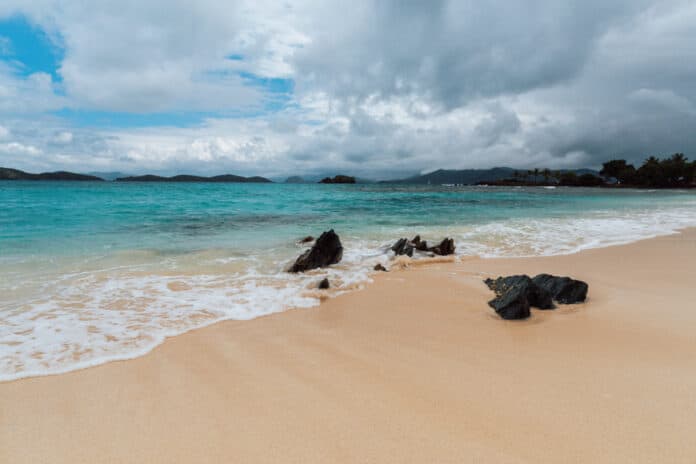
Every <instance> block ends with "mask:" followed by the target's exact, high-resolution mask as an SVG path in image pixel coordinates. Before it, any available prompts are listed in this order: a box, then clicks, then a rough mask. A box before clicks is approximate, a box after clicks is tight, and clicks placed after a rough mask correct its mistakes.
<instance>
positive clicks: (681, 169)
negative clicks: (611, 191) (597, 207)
mask: <svg viewBox="0 0 696 464" xmlns="http://www.w3.org/2000/svg"><path fill="white" fill-rule="evenodd" d="M600 174H601V175H602V176H604V177H607V178H614V179H616V182H617V183H618V184H619V185H628V186H636V187H653V188H684V187H693V186H694V179H696V161H692V162H689V160H688V158H687V157H686V156H684V154H683V153H675V154H674V155H672V156H670V157H669V158H665V159H662V160H661V159H658V158H657V157H655V156H651V157H650V158H648V159H646V160H645V162H643V164H642V165H641V166H640V167H639V168H638V169H636V168H635V166H633V165H632V164H628V163H626V160H611V161H608V162H606V163H604V164H603V165H602V170H601V171H600Z"/></svg>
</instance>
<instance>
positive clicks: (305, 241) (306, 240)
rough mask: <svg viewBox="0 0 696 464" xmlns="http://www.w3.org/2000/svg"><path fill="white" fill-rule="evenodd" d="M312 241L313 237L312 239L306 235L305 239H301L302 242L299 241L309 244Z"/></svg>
mask: <svg viewBox="0 0 696 464" xmlns="http://www.w3.org/2000/svg"><path fill="white" fill-rule="evenodd" d="M313 241H314V237H312V236H311V235H308V236H306V237H305V238H303V239H302V240H300V243H310V242H313Z"/></svg>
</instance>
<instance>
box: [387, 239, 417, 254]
mask: <svg viewBox="0 0 696 464" xmlns="http://www.w3.org/2000/svg"><path fill="white" fill-rule="evenodd" d="M391 249H392V251H393V252H394V254H395V255H396V256H399V255H407V256H409V257H412V256H413V250H414V246H413V244H411V242H409V241H408V239H407V238H400V239H399V240H398V241H397V242H396V243H395V244H394V245H393V246H392V247H391Z"/></svg>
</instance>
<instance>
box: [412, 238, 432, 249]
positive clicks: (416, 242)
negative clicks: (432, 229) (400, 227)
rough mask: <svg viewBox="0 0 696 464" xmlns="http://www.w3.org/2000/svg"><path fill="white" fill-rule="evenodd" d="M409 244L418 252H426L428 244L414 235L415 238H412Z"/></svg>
mask: <svg viewBox="0 0 696 464" xmlns="http://www.w3.org/2000/svg"><path fill="white" fill-rule="evenodd" d="M411 243H412V244H413V246H414V247H415V248H416V250H418V251H428V242H426V241H425V240H421V237H420V235H416V236H415V237H413V240H411Z"/></svg>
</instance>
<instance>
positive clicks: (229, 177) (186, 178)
mask: <svg viewBox="0 0 696 464" xmlns="http://www.w3.org/2000/svg"><path fill="white" fill-rule="evenodd" d="M115 181H116V182H219V183H227V182H246V183H251V182H258V183H269V182H272V181H270V180H269V179H266V178H265V177H259V176H254V177H242V176H235V175H233V174H223V175H221V176H213V177H204V176H191V175H187V174H181V175H178V176H172V177H162V176H155V175H152V174H147V175H144V176H129V177H119V178H118V179H115Z"/></svg>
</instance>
